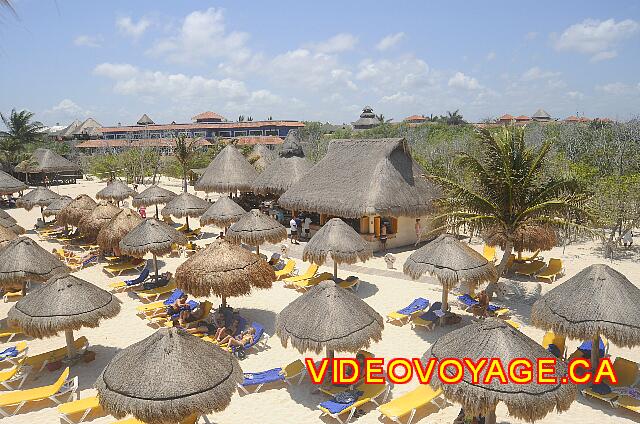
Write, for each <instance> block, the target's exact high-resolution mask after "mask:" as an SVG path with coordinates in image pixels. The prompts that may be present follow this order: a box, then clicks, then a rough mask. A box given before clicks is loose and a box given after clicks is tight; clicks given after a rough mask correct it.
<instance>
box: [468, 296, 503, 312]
mask: <svg viewBox="0 0 640 424" xmlns="http://www.w3.org/2000/svg"><path fill="white" fill-rule="evenodd" d="M458 301H459V302H460V303H461V304H462V305H464V310H465V311H466V310H469V309H470V308H472V307H473V306H475V305H477V304H478V303H480V302H478V301H477V300H475V299H474V298H472V297H471V296H469V295H468V294H463V295H462V296H458ZM487 311H489V312H491V313H493V314H495V315H504V314H506V313H508V312H509V309H507V308H503V307H501V306H497V305H491V304H489V306H487Z"/></svg>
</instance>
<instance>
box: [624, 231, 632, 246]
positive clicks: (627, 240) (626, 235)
mask: <svg viewBox="0 0 640 424" xmlns="http://www.w3.org/2000/svg"><path fill="white" fill-rule="evenodd" d="M622 244H624V247H631V245H632V244H633V231H631V230H629V231H627V232H626V233H624V236H623V237H622Z"/></svg>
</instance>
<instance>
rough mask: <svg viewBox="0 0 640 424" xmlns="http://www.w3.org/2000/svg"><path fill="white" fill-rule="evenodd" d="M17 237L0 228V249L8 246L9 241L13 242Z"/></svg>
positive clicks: (11, 232) (9, 231)
mask: <svg viewBox="0 0 640 424" xmlns="http://www.w3.org/2000/svg"><path fill="white" fill-rule="evenodd" d="M17 237H18V235H17V234H16V233H14V232H13V231H11V230H10V229H8V228H4V227H3V226H0V249H2V248H3V247H5V246H6V245H7V244H9V242H10V241H11V240H15V239H16V238H17Z"/></svg>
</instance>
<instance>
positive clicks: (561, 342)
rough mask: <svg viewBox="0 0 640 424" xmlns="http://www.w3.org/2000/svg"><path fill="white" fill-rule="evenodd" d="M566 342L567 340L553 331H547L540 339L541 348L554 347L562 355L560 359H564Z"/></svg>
mask: <svg viewBox="0 0 640 424" xmlns="http://www.w3.org/2000/svg"><path fill="white" fill-rule="evenodd" d="M566 342H567V338H566V337H565V336H561V335H559V334H556V333H554V332H553V331H547V332H546V333H545V335H544V337H543V338H542V347H543V348H545V349H549V345H555V346H556V347H557V348H558V349H559V350H560V353H562V355H561V359H564V357H565V356H566V354H567V347H566Z"/></svg>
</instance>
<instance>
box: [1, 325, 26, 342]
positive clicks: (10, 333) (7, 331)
mask: <svg viewBox="0 0 640 424" xmlns="http://www.w3.org/2000/svg"><path fill="white" fill-rule="evenodd" d="M19 334H22V330H21V329H19V328H2V329H0V339H3V338H5V337H6V338H7V340H5V342H7V343H9V342H10V341H11V340H13V338H14V337H15V336H17V335H19Z"/></svg>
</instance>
